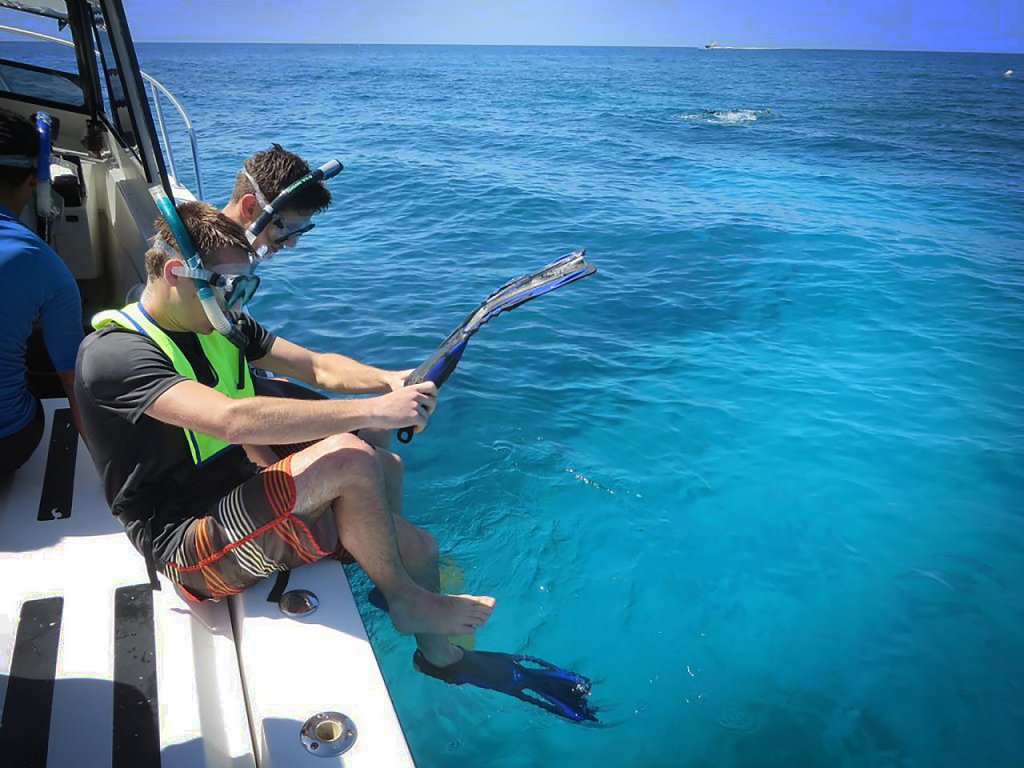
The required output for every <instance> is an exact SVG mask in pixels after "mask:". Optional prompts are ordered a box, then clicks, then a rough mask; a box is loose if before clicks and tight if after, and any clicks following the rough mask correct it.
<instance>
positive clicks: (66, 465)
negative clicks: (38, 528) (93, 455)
mask: <svg viewBox="0 0 1024 768" xmlns="http://www.w3.org/2000/svg"><path fill="white" fill-rule="evenodd" d="M77 456H78V430H76V429H75V424H74V422H72V421H71V409H70V408H58V409H57V410H56V411H54V412H53V428H52V429H51V430H50V448H49V451H47V454H46V472H45V474H44V475H43V493H42V495H41V496H40V497H39V513H38V514H37V515H36V520H63V519H64V518H68V517H71V502H72V500H73V499H74V495H75V459H76V457H77Z"/></svg>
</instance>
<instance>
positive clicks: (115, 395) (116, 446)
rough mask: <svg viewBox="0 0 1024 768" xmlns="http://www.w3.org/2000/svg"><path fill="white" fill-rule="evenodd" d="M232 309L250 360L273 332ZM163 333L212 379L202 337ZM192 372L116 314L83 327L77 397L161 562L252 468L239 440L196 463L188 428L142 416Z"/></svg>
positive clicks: (117, 489)
mask: <svg viewBox="0 0 1024 768" xmlns="http://www.w3.org/2000/svg"><path fill="white" fill-rule="evenodd" d="M229 315H230V316H231V317H232V319H233V320H234V321H235V322H237V323H238V325H239V327H240V328H241V330H242V331H243V332H244V333H245V336H246V338H247V339H248V343H247V344H246V346H245V350H244V353H245V357H246V359H247V360H249V361H250V362H251V361H255V360H259V359H260V358H261V357H264V356H265V355H266V354H267V352H269V351H270V347H271V345H272V344H273V343H274V339H275V338H276V337H275V336H274V335H273V334H272V333H270V332H269V331H267V330H266V329H265V328H264V327H263V326H261V325H260V324H259V323H257V322H256V321H255V320H253V319H252V318H251V317H249V316H248V315H244V314H235V313H229ZM167 335H168V336H170V338H171V339H172V340H173V341H174V343H175V344H177V345H178V348H179V349H180V350H181V351H182V352H183V353H184V355H185V357H186V358H188V361H189V362H190V363H191V364H192V368H193V370H194V371H195V374H196V377H197V378H198V380H199V382H200V383H201V384H206V385H207V386H213V384H214V382H215V374H214V372H213V369H212V368H211V367H210V364H209V362H208V361H207V360H206V356H205V355H204V354H203V351H202V347H201V346H200V344H199V338H198V337H197V336H196V335H195V334H194V333H175V332H171V331H167ZM186 380H187V379H186V378H185V377H184V376H181V375H180V374H178V372H177V371H175V370H174V366H173V365H171V361H170V360H168V359H167V356H166V355H164V353H163V352H162V351H161V350H160V347H158V346H157V344H156V342H154V341H153V340H152V339H150V338H149V337H148V336H145V335H143V334H141V333H138V332H136V331H130V330H127V329H124V328H121V327H120V326H118V325H116V324H113V323H112V324H110V325H108V326H106V327H104V328H103V329H101V330H99V331H97V332H96V333H93V334H90V335H89V336H87V337H86V338H85V341H84V342H82V346H81V348H80V349H79V352H78V362H77V364H76V377H75V397H76V398H77V399H78V404H79V407H80V409H81V411H82V419H83V421H84V423H85V431H86V433H87V434H88V436H89V449H90V451H91V453H92V458H93V461H94V462H95V464H96V468H97V469H98V470H99V473H100V477H101V479H102V481H103V491H104V494H105V495H106V497H107V503H108V504H110V509H111V511H112V512H113V513H114V514H115V515H117V516H118V518H119V519H120V520H121V522H122V523H124V525H125V528H126V529H127V532H128V537H129V538H130V539H131V540H132V543H133V544H134V545H135V548H136V549H138V550H139V551H140V552H144V551H145V546H144V541H145V536H146V535H147V531H146V524H145V523H146V521H147V520H150V519H151V518H152V521H153V522H152V533H153V553H154V555H155V557H156V559H157V560H158V561H161V562H162V561H164V560H166V559H167V557H169V556H170V554H171V553H172V552H173V551H174V549H175V547H176V546H177V545H178V542H179V541H180V540H181V536H182V535H183V533H184V528H185V526H186V525H187V524H188V523H189V522H190V521H191V520H192V519H193V518H194V517H196V516H199V515H202V514H204V513H205V512H206V511H207V510H208V508H209V506H210V505H211V504H212V503H213V502H215V501H216V500H217V499H219V498H221V497H222V496H224V495H225V494H226V493H227V492H228V491H229V490H231V489H232V488H234V487H235V486H237V485H238V484H239V483H241V482H242V481H244V480H246V479H248V478H249V477H252V475H253V474H254V473H255V472H256V467H255V465H254V464H252V462H250V461H249V459H248V458H247V457H246V455H245V451H244V450H243V449H242V448H241V447H240V446H232V447H231V448H228V449H227V450H225V451H222V452H221V453H219V454H217V455H216V456H214V457H212V458H211V459H208V460H207V461H206V462H204V463H203V465H202V466H200V467H197V466H196V465H195V463H194V462H193V460H192V455H191V453H190V451H189V448H188V443H187V442H186V437H185V431H184V430H183V429H182V428H181V427H174V426H171V425H170V424H165V423H163V422H161V421H157V420H156V419H153V418H150V417H149V416H146V414H145V411H146V409H147V408H149V406H150V405H152V404H153V402H154V401H155V400H156V399H157V398H158V397H159V396H160V395H162V394H163V393H164V392H166V391H167V390H168V389H170V388H171V387H172V386H174V385H175V384H177V383H178V382H180V381H186Z"/></svg>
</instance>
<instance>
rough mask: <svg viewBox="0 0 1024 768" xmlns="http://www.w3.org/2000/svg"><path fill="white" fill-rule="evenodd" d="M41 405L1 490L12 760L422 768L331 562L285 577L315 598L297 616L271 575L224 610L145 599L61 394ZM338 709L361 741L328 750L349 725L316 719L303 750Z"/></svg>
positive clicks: (3, 689) (7, 755) (1, 737)
mask: <svg viewBox="0 0 1024 768" xmlns="http://www.w3.org/2000/svg"><path fill="white" fill-rule="evenodd" d="M43 405H44V409H45V412H46V430H45V433H44V435H43V439H42V440H41V442H40V444H39V447H38V448H37V449H36V452H35V453H34V454H33V456H32V458H31V459H30V460H29V462H28V463H27V464H26V465H25V466H24V467H22V468H21V469H20V470H18V472H16V473H15V474H14V475H13V476H12V477H10V478H7V479H4V480H0V764H2V765H3V766H4V768H8V767H9V768H14V766H19V767H25V768H92V767H93V766H96V767H98V768H107V767H108V766H109V767H111V768H129V767H130V768H151V767H152V768H156V767H158V766H159V767H160V768H200V767H206V768H221V767H224V768H296V767H306V768H328V767H329V766H332V765H333V766H346V768H370V767H371V766H372V767H373V768H388V767H390V766H395V767H396V768H406V767H408V768H414V763H413V760H412V756H411V755H410V753H409V748H408V745H407V743H406V741H405V736H404V734H403V733H402V729H401V726H400V724H399V722H398V718H397V715H396V714H395V710H394V706H393V705H392V702H391V698H390V696H389V694H388V691H387V688H386V686H385V684H384V680H383V678H382V677H381V673H380V668H379V667H378V665H377V661H376V658H375V656H374V654H373V649H372V648H371V646H370V643H369V640H368V638H367V636H366V630H365V627H364V626H363V623H362V619H361V618H360V616H359V612H358V610H357V609H356V605H355V601H354V599H353V597H352V592H351V589H350V588H349V586H348V581H347V580H346V579H345V575H344V570H343V569H342V567H341V565H340V564H339V563H338V562H336V561H322V562H320V563H316V564H314V565H310V566H305V567H303V568H300V569H297V570H296V571H294V572H292V573H291V574H290V578H289V583H288V590H289V591H290V590H298V589H305V590H309V591H311V592H313V593H314V594H315V595H316V596H317V597H318V598H319V608H318V609H317V611H316V612H315V613H312V614H311V615H309V616H306V617H304V618H289V617H287V616H285V615H284V614H283V613H282V612H281V611H280V609H279V607H278V605H277V603H276V602H269V601H268V595H269V594H270V592H271V589H272V587H273V586H274V582H275V580H274V579H273V578H269V579H265V580H264V581H263V582H260V583H259V584H256V585H254V586H253V587H252V588H250V589H249V590H247V591H246V592H244V593H243V594H242V595H238V596H235V597H232V598H229V599H227V600H222V601H218V602H205V603H195V602H191V601H187V600H185V599H184V598H182V597H180V596H179V595H178V594H177V592H176V591H175V590H174V588H173V587H172V586H171V584H170V583H169V582H168V581H167V580H166V579H164V578H163V577H162V576H161V577H160V579H161V583H162V589H161V590H159V591H153V590H152V589H151V588H150V585H149V579H148V576H147V574H146V567H145V563H144V561H143V559H142V557H141V556H140V555H139V554H138V553H137V552H136V551H135V549H134V548H133V547H132V545H131V543H130V542H129V540H128V537H127V536H125V534H124V530H123V528H122V527H121V525H120V523H119V522H118V521H117V520H116V519H115V518H114V517H113V515H111V514H110V511H109V508H108V506H107V504H106V501H105V500H104V498H103V493H102V489H101V486H100V480H99V477H98V475H97V473H96V469H95V467H94V466H93V463H92V460H91V458H90V456H89V455H88V452H87V450H86V448H85V445H84V443H82V442H81V440H80V439H79V438H78V435H77V433H76V432H75V430H74V427H73V425H72V423H71V419H70V410H69V409H68V405H67V400H60V399H51V400H44V401H43ZM330 712H338V713H342V714H344V715H346V716H347V717H348V718H350V719H351V721H352V723H354V726H355V728H354V730H355V741H354V743H353V744H352V745H351V748H350V749H348V751H346V752H345V753H344V754H342V755H334V756H327V755H329V754H330V753H331V752H332V751H335V748H336V747H338V746H339V745H340V744H341V743H342V741H339V739H341V740H348V739H350V738H351V736H350V734H349V733H348V732H347V729H348V721H344V720H342V721H340V722H341V723H342V724H343V727H342V729H341V730H340V731H339V730H338V728H337V727H336V725H335V722H334V720H331V719H328V720H327V721H326V725H324V723H323V721H313V723H314V724H319V725H321V728H320V730H319V735H317V732H316V731H313V732H312V739H311V740H310V741H311V742H312V743H316V744H317V747H315V748H314V747H311V746H310V747H308V751H307V747H306V746H304V745H303V743H302V739H301V738H300V737H301V735H302V729H303V725H304V724H306V723H307V721H309V720H310V718H313V717H315V716H316V715H318V714H319V713H330ZM317 739H321V741H317ZM318 750H319V754H317V751H318Z"/></svg>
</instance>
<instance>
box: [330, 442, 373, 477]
mask: <svg viewBox="0 0 1024 768" xmlns="http://www.w3.org/2000/svg"><path fill="white" fill-rule="evenodd" d="M319 445H320V448H321V450H322V451H323V458H324V460H325V461H326V462H328V463H329V465H330V470H331V472H332V474H334V475H336V476H337V477H339V479H352V478H373V479H374V480H377V479H379V478H380V474H381V469H380V465H379V463H378V460H377V455H376V451H375V449H374V448H373V446H372V445H368V444H367V443H366V442H365V441H363V440H360V439H359V438H358V437H356V436H355V435H351V434H344V435H334V436H332V437H328V438H325V439H324V440H323V441H321V443H320V444H319Z"/></svg>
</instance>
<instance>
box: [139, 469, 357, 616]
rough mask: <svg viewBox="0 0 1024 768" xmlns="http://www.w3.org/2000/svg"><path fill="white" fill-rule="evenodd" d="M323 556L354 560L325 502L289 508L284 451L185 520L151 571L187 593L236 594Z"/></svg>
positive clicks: (201, 596)
mask: <svg viewBox="0 0 1024 768" xmlns="http://www.w3.org/2000/svg"><path fill="white" fill-rule="evenodd" d="M326 557H334V558H336V559H339V560H341V561H343V562H353V560H352V557H351V555H349V554H348V552H346V551H345V549H344V547H342V546H341V543H340V541H339V540H338V532H337V528H336V526H335V521H334V513H333V512H332V510H331V506H330V504H327V505H324V506H323V507H321V508H319V509H314V510H308V511H301V510H296V509H295V480H294V478H293V477H292V473H291V456H290V455H289V456H285V458H283V459H281V460H280V461H278V462H277V463H275V464H272V465H270V466H269V467H266V468H264V469H262V470H260V471H259V472H258V473H257V474H255V475H253V476H252V477H251V478H249V479H248V480H246V481H245V482H244V483H242V484H241V485H239V486H237V487H236V488H234V489H233V490H231V491H230V492H229V493H228V494H227V495H226V496H224V497H223V498H222V499H220V500H219V501H218V502H216V503H215V504H214V505H212V507H211V508H210V509H209V511H208V512H207V513H206V514H205V515H201V516H198V517H196V518H195V519H194V520H192V522H191V523H189V524H188V526H187V528H186V530H185V535H184V536H183V537H182V539H181V543H180V544H179V545H178V546H177V548H176V549H175V550H174V552H173V553H172V554H171V556H170V557H169V558H168V559H167V560H166V561H165V562H163V563H158V564H157V568H158V570H160V571H161V572H162V573H163V574H164V575H165V576H166V577H167V578H168V579H170V580H171V581H172V582H173V583H174V584H175V586H176V587H177V588H178V589H179V591H181V592H182V593H183V594H184V595H185V596H186V597H187V598H189V599H192V600H217V599H220V598H222V597H227V596H228V595H236V594H238V593H239V592H241V591H242V590H244V589H246V588H247V587H250V586H252V585H253V584H255V583H256V582H257V581H260V580H261V579H263V578H264V577H266V576H269V575H270V574H272V573H275V572H277V571H286V570H289V569H291V568H297V567H299V566H300V565H305V564H307V563H313V562H316V561H317V560H322V559H324V558H326Z"/></svg>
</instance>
